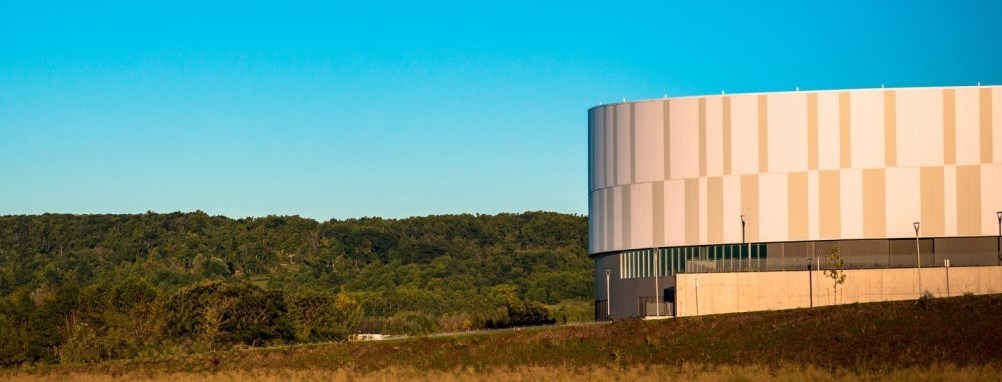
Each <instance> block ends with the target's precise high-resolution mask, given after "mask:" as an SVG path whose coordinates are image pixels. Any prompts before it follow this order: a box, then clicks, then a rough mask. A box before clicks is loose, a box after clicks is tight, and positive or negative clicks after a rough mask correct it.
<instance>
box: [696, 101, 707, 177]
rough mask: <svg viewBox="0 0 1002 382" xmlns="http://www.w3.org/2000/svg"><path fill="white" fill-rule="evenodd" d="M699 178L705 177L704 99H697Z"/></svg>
mask: <svg viewBox="0 0 1002 382" xmlns="http://www.w3.org/2000/svg"><path fill="white" fill-rule="evenodd" d="M698 149H699V176H706V98H700V99H699V148H698Z"/></svg>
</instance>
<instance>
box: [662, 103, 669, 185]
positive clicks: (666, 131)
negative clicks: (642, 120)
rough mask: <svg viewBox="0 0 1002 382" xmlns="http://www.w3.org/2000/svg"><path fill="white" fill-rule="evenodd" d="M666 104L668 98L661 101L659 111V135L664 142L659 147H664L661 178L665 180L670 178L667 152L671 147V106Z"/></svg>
mask: <svg viewBox="0 0 1002 382" xmlns="http://www.w3.org/2000/svg"><path fill="white" fill-rule="evenodd" d="M668 105H669V102H668V100H663V101H661V111H662V113H663V114H662V117H661V119H662V120H663V121H664V126H663V128H662V129H661V135H662V136H663V137H664V143H662V144H661V147H663V148H664V164H663V166H664V169H665V174H664V178H663V179H665V180H667V179H671V153H670V152H669V151H670V149H671V116H670V112H671V107H669V106H668Z"/></svg>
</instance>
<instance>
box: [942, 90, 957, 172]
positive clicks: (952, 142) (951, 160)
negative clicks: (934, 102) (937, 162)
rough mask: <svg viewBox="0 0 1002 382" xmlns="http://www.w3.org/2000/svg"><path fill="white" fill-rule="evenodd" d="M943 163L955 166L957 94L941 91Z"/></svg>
mask: <svg viewBox="0 0 1002 382" xmlns="http://www.w3.org/2000/svg"><path fill="white" fill-rule="evenodd" d="M943 163H945V164H957V92H956V90H955V89H943Z"/></svg>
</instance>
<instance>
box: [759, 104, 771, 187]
mask: <svg viewBox="0 0 1002 382" xmlns="http://www.w3.org/2000/svg"><path fill="white" fill-rule="evenodd" d="M768 100H769V98H768V97H766V96H765V95H764V94H762V95H759V96H758V171H759V172H769V102H768Z"/></svg>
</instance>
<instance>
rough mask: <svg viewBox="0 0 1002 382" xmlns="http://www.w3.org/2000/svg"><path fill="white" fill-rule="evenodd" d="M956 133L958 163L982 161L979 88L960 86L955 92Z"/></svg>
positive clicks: (966, 163) (968, 163)
mask: <svg viewBox="0 0 1002 382" xmlns="http://www.w3.org/2000/svg"><path fill="white" fill-rule="evenodd" d="M954 97H955V100H956V103H955V105H956V106H955V107H954V113H955V116H956V122H955V123H954V134H955V142H954V144H956V147H955V148H954V151H955V152H956V158H957V161H956V164H960V165H972V164H979V163H981V130H980V119H979V118H980V114H979V111H978V110H979V109H978V88H959V89H956V91H955V93H954Z"/></svg>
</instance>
